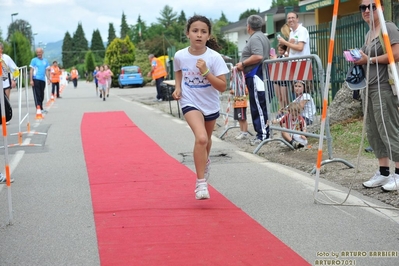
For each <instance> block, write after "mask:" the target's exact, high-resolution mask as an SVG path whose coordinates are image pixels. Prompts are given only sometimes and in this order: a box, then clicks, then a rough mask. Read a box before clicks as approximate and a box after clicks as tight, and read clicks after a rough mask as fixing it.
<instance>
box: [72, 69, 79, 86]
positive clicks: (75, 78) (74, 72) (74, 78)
mask: <svg viewBox="0 0 399 266" xmlns="http://www.w3.org/2000/svg"><path fill="white" fill-rule="evenodd" d="M78 77H79V73H78V70H77V69H76V67H72V70H71V79H72V82H73V87H74V88H75V89H76V87H78Z"/></svg>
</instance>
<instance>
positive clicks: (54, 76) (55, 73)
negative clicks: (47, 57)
mask: <svg viewBox="0 0 399 266" xmlns="http://www.w3.org/2000/svg"><path fill="white" fill-rule="evenodd" d="M60 75H61V70H60V68H59V67H58V63H57V61H54V62H53V65H52V66H51V67H50V81H51V94H52V95H54V92H57V98H61V96H60Z"/></svg>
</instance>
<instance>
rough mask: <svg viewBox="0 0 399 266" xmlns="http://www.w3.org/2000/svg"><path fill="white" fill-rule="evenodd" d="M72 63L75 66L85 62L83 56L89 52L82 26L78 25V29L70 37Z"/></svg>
mask: <svg viewBox="0 0 399 266" xmlns="http://www.w3.org/2000/svg"><path fill="white" fill-rule="evenodd" d="M72 40H73V51H74V53H73V54H74V62H75V64H83V63H84V61H85V54H86V52H87V51H88V50H89V43H88V41H87V39H86V37H85V33H84V31H83V27H82V24H81V23H80V22H79V23H78V28H77V29H76V31H75V33H74V34H73V37H72Z"/></svg>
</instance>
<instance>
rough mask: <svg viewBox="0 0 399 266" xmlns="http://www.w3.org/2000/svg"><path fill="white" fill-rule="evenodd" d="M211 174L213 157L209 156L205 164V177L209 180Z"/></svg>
mask: <svg viewBox="0 0 399 266" xmlns="http://www.w3.org/2000/svg"><path fill="white" fill-rule="evenodd" d="M210 176H211V159H209V158H208V161H207V162H206V166H205V172H204V178H205V181H206V182H208V179H209V177H210Z"/></svg>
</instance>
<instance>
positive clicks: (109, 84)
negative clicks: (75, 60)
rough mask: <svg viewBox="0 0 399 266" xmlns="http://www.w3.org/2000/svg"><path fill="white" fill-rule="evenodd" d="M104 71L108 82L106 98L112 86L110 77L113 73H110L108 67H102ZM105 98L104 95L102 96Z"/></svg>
mask: <svg viewBox="0 0 399 266" xmlns="http://www.w3.org/2000/svg"><path fill="white" fill-rule="evenodd" d="M104 71H105V72H106V73H107V75H108V80H107V97H109V89H111V86H112V77H113V76H114V73H112V71H111V69H110V68H109V66H108V65H104ZM104 97H105V95H104ZM100 98H101V97H100Z"/></svg>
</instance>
